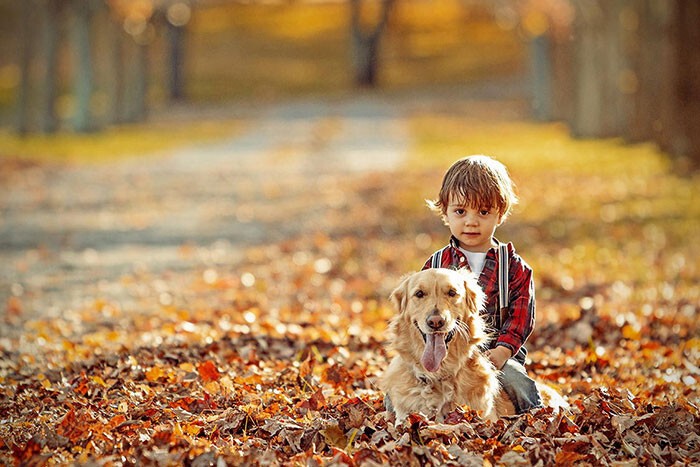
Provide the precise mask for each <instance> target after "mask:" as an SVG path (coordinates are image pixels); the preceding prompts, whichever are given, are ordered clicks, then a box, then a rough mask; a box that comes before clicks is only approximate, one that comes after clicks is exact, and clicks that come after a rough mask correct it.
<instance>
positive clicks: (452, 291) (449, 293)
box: [447, 289, 457, 297]
mask: <svg viewBox="0 0 700 467" xmlns="http://www.w3.org/2000/svg"><path fill="white" fill-rule="evenodd" d="M447 295H449V296H450V297H456V296H457V291H456V290H455V289H450V291H449V292H447Z"/></svg>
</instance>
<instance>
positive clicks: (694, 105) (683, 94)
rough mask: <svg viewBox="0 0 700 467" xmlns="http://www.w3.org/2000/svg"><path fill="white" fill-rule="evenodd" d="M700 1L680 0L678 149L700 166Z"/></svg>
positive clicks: (678, 16) (677, 72)
mask: <svg viewBox="0 0 700 467" xmlns="http://www.w3.org/2000/svg"><path fill="white" fill-rule="evenodd" d="M699 24H700V2H698V1H697V0H678V9H677V21H676V29H677V31H678V36H677V37H678V39H677V42H676V53H677V54H678V55H677V57H678V58H677V60H676V65H677V69H676V76H677V78H678V81H677V88H676V89H677V94H676V98H677V103H678V111H679V116H680V119H679V123H680V134H679V137H678V142H677V147H676V151H675V152H676V153H677V154H681V155H683V156H685V157H687V158H689V160H690V162H691V163H692V164H693V165H694V166H696V167H700V79H698V77H699V76H700V27H698V25H699Z"/></svg>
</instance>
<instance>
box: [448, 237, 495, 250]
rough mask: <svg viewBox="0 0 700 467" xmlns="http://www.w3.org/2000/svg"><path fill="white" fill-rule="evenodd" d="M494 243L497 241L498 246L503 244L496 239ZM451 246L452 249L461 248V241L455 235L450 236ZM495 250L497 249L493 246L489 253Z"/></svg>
mask: <svg viewBox="0 0 700 467" xmlns="http://www.w3.org/2000/svg"><path fill="white" fill-rule="evenodd" d="M493 241H495V242H496V244H497V245H500V244H501V242H499V241H498V239H497V238H496V237H493ZM450 246H451V247H452V248H459V240H457V238H456V237H455V236H454V235H451V236H450ZM495 249H496V247H493V246H492V247H491V248H489V251H491V250H495Z"/></svg>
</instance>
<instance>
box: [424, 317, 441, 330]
mask: <svg viewBox="0 0 700 467" xmlns="http://www.w3.org/2000/svg"><path fill="white" fill-rule="evenodd" d="M425 321H426V324H427V325H428V326H429V327H430V329H434V330H436V331H437V330H438V329H440V328H441V327H443V326H444V325H445V320H444V319H442V316H440V315H430V316H429V317H428V319H427V320H425Z"/></svg>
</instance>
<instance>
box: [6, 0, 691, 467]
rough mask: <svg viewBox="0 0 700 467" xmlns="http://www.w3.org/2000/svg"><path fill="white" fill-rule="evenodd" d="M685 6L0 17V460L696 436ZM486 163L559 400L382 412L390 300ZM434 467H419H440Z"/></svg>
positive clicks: (604, 453)
mask: <svg viewBox="0 0 700 467" xmlns="http://www.w3.org/2000/svg"><path fill="white" fill-rule="evenodd" d="M698 24H700V2H698V1H697V0H598V1H596V0H496V1H481V0H393V1H382V0H376V1H369V0H348V1H321V0H317V1H301V0H298V1H292V0H290V1H271V0H269V1H268V0H265V1H255V0H248V1H228V0H197V1H195V0H191V1H185V0H23V1H18V0H0V418H2V420H0V463H3V462H4V463H8V464H9V463H16V464H22V463H26V464H32V465H42V464H44V463H55V464H71V463H78V464H110V465H112V464H114V465H125V464H144V463H146V464H148V463H153V464H159V465H182V464H193V465H213V464H214V463H216V464H217V465H221V464H233V465H237V464H245V465H270V464H272V465H276V464H284V463H289V464H294V465H298V464H302V465H339V463H340V462H342V463H344V464H345V465H353V464H355V465H358V464H363V463H364V462H370V461H371V462H374V463H375V464H371V465H377V464H381V465H412V464H413V465H415V464H417V463H421V465H423V464H425V463H432V464H435V465H470V464H475V465H482V464H485V463H490V464H492V465H495V464H499V465H500V464H518V465H528V464H533V465H555V464H561V465H568V464H571V463H574V462H576V461H581V462H583V463H586V464H591V465H597V464H601V463H607V464H615V463H619V464H624V465H627V464H636V463H647V464H651V465H656V464H661V465H671V464H674V463H679V464H693V463H697V462H698V459H700V458H699V457H698V456H700V454H699V452H700V451H699V450H700V442H698V440H699V439H700V414H699V413H698V407H699V406H700V399H699V395H698V394H699V392H698V391H699V389H698V388H699V387H700V385H699V384H698V382H699V381H700V368H699V367H700V365H699V364H698V362H699V361H700V339H698V335H700V323H699V322H698V319H697V316H698V304H699V303H700V286H699V285H698V284H700V263H699V261H698V258H699V257H700V243H698V242H697V241H696V239H697V238H698V235H699V234H700V203H698V200H699V199H700V175H699V174H698V171H697V166H698V161H700V143H699V142H700V139H699V138H700V126H699V125H700V109H699V103H700V80H699V79H698V76H700V47H698V46H697V45H698V44H699V43H700V40H699V38H698V34H700V28H698ZM476 153H486V154H490V155H492V156H494V157H496V158H497V159H499V160H501V161H502V162H504V163H505V165H506V166H507V167H508V168H509V170H510V173H511V175H512V177H513V179H514V180H515V183H516V185H517V190H518V193H519V196H520V199H521V202H520V204H519V205H518V206H517V207H516V209H515V212H514V214H513V215H512V216H511V217H510V218H509V219H508V221H507V222H506V223H505V224H504V225H503V226H501V227H499V229H498V232H497V235H498V238H499V240H501V241H506V242H507V241H512V242H513V243H514V244H515V246H516V248H517V251H518V252H519V253H520V254H521V256H522V257H523V258H525V260H526V261H527V262H528V263H529V264H530V265H531V266H532V267H533V269H534V271H535V280H536V287H537V316H538V318H537V319H538V321H537V325H536V329H535V331H534V333H533V334H532V336H531V337H530V339H529V341H528V347H529V350H530V354H529V356H530V362H529V364H528V368H529V370H530V371H531V372H532V373H533V374H535V375H536V376H537V378H539V379H540V380H542V381H545V382H547V384H550V385H552V386H553V387H555V388H556V389H557V390H559V391H560V392H561V393H562V394H563V395H564V396H565V397H566V398H567V399H568V400H569V402H570V403H571V411H570V412H569V413H567V414H566V415H564V414H554V413H551V412H548V411H541V412H539V413H537V414H536V416H534V417H533V416H526V417H521V418H519V419H518V420H515V421H511V420H504V421H500V422H498V423H495V424H492V423H490V422H483V421H480V420H479V419H478V417H476V414H474V413H472V412H469V410H468V408H462V409H461V410H460V411H457V412H455V413H454V414H453V416H452V417H451V419H450V420H451V422H450V423H451V426H450V427H447V428H446V427H445V426H434V425H430V424H429V423H428V422H427V421H425V420H422V419H420V417H417V418H414V419H412V421H413V422H414V423H412V425H411V426H403V427H395V426H394V425H393V424H392V423H391V422H390V421H389V420H388V418H387V414H386V412H385V411H384V409H383V396H382V394H381V393H380V391H379V390H378V389H377V387H376V378H377V377H378V376H379V375H380V374H381V372H382V369H383V368H385V367H386V365H387V364H388V361H389V359H390V357H391V355H389V354H387V352H386V349H385V347H384V344H385V343H386V339H387V335H386V327H387V322H388V320H389V319H390V318H391V317H392V316H393V315H394V313H395V310H393V309H392V307H391V305H390V303H389V302H388V300H387V297H388V295H389V293H390V292H391V290H392V289H393V288H394V287H395V286H396V284H397V283H398V281H399V279H400V278H401V277H402V276H403V275H404V274H406V273H407V272H409V271H413V270H417V269H419V268H420V267H421V266H422V265H423V262H424V261H425V259H426V258H427V257H428V256H429V255H430V254H431V253H433V252H434V251H435V250H436V249H438V248H440V247H442V246H444V245H445V243H446V242H447V234H448V230H447V228H446V227H445V226H444V225H442V223H441V221H440V219H439V218H438V217H437V216H435V215H434V214H433V213H432V212H430V211H429V209H427V207H426V204H425V200H426V199H432V198H434V197H435V196H436V194H437V191H438V189H439V184H440V181H441V178H442V175H443V173H444V171H445V170H446V169H447V167H449V165H450V164H451V163H452V162H454V160H455V159H457V158H459V157H462V156H465V155H468V154H476ZM428 461H429V462H428Z"/></svg>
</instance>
